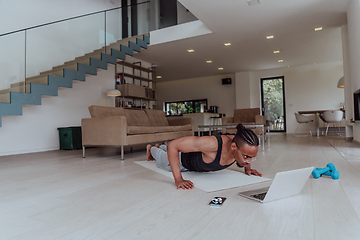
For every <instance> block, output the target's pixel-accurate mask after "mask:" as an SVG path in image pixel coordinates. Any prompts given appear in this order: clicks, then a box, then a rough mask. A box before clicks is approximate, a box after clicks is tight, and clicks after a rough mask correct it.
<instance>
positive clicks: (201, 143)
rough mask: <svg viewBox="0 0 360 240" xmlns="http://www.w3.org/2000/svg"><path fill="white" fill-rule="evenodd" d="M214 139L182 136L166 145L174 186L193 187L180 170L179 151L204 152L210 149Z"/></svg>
mask: <svg viewBox="0 0 360 240" xmlns="http://www.w3.org/2000/svg"><path fill="white" fill-rule="evenodd" d="M214 142H215V147H216V148H217V145H216V143H217V142H216V139H215V138H213V137H208V136H205V137H195V136H191V137H183V138H179V139H176V140H173V141H171V142H170V143H169V144H168V147H167V154H168V159H169V164H170V168H171V171H172V174H173V176H174V180H175V185H176V187H177V188H178V189H179V188H182V189H193V188H194V184H193V183H192V182H191V181H189V180H184V179H183V177H182V175H181V171H180V159H179V152H184V153H187V152H204V151H205V152H206V151H211V149H212V147H213V145H214Z"/></svg>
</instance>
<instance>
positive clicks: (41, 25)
mask: <svg viewBox="0 0 360 240" xmlns="http://www.w3.org/2000/svg"><path fill="white" fill-rule="evenodd" d="M145 3H150V1H146V2H141V3H137V4H133V5H127V6H125V7H132V6H138V5H141V4H145ZM121 8H124V7H116V8H111V9H107V10H102V11H98V12H93V13H87V14H83V15H80V16H76V17H70V18H66V19H62V20H57V21H53V22H49V23H44V24H40V25H37V26H33V27H28V28H24V29H20V30H16V31H12V32H8V33H3V34H0V37H2V36H6V35H10V34H14V33H18V32H22V31H27V30H30V29H34V28H39V27H43V26H48V25H52V24H55V23H59V22H65V21H69V20H73V19H77V18H82V17H87V16H91V15H95V14H99V13H106V12H110V11H113V10H117V9H121Z"/></svg>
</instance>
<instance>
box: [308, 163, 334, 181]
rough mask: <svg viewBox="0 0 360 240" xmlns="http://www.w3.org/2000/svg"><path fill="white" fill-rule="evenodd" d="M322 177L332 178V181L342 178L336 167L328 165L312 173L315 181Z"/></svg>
mask: <svg viewBox="0 0 360 240" xmlns="http://www.w3.org/2000/svg"><path fill="white" fill-rule="evenodd" d="M321 175H326V176H331V178H332V179H338V178H339V177H340V172H339V171H338V170H336V168H335V165H334V164H332V163H328V164H327V165H326V167H324V168H315V169H314V170H313V171H312V176H313V177H314V178H315V179H318V178H319V177H321Z"/></svg>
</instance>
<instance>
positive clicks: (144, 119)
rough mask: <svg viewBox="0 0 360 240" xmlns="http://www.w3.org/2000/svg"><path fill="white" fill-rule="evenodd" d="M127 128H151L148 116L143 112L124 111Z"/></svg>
mask: <svg viewBox="0 0 360 240" xmlns="http://www.w3.org/2000/svg"><path fill="white" fill-rule="evenodd" d="M125 115H126V122H127V125H128V126H151V124H150V121H149V118H148V116H147V115H146V113H145V111H143V110H130V109H125Z"/></svg>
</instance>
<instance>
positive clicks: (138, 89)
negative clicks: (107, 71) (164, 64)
mask: <svg viewBox="0 0 360 240" xmlns="http://www.w3.org/2000/svg"><path fill="white" fill-rule="evenodd" d="M115 84H116V86H115V88H116V89H118V90H119V91H120V92H121V96H119V97H116V102H115V103H116V106H117V107H129V106H131V107H130V109H142V108H153V107H154V106H155V105H156V96H155V89H156V76H155V68H154V67H149V68H146V67H143V66H142V62H141V61H139V62H134V63H130V62H125V61H120V62H118V63H117V64H116V67H115ZM129 99H131V100H132V101H129ZM139 100H140V101H139ZM154 102H155V103H154ZM130 103H131V104H130Z"/></svg>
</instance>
